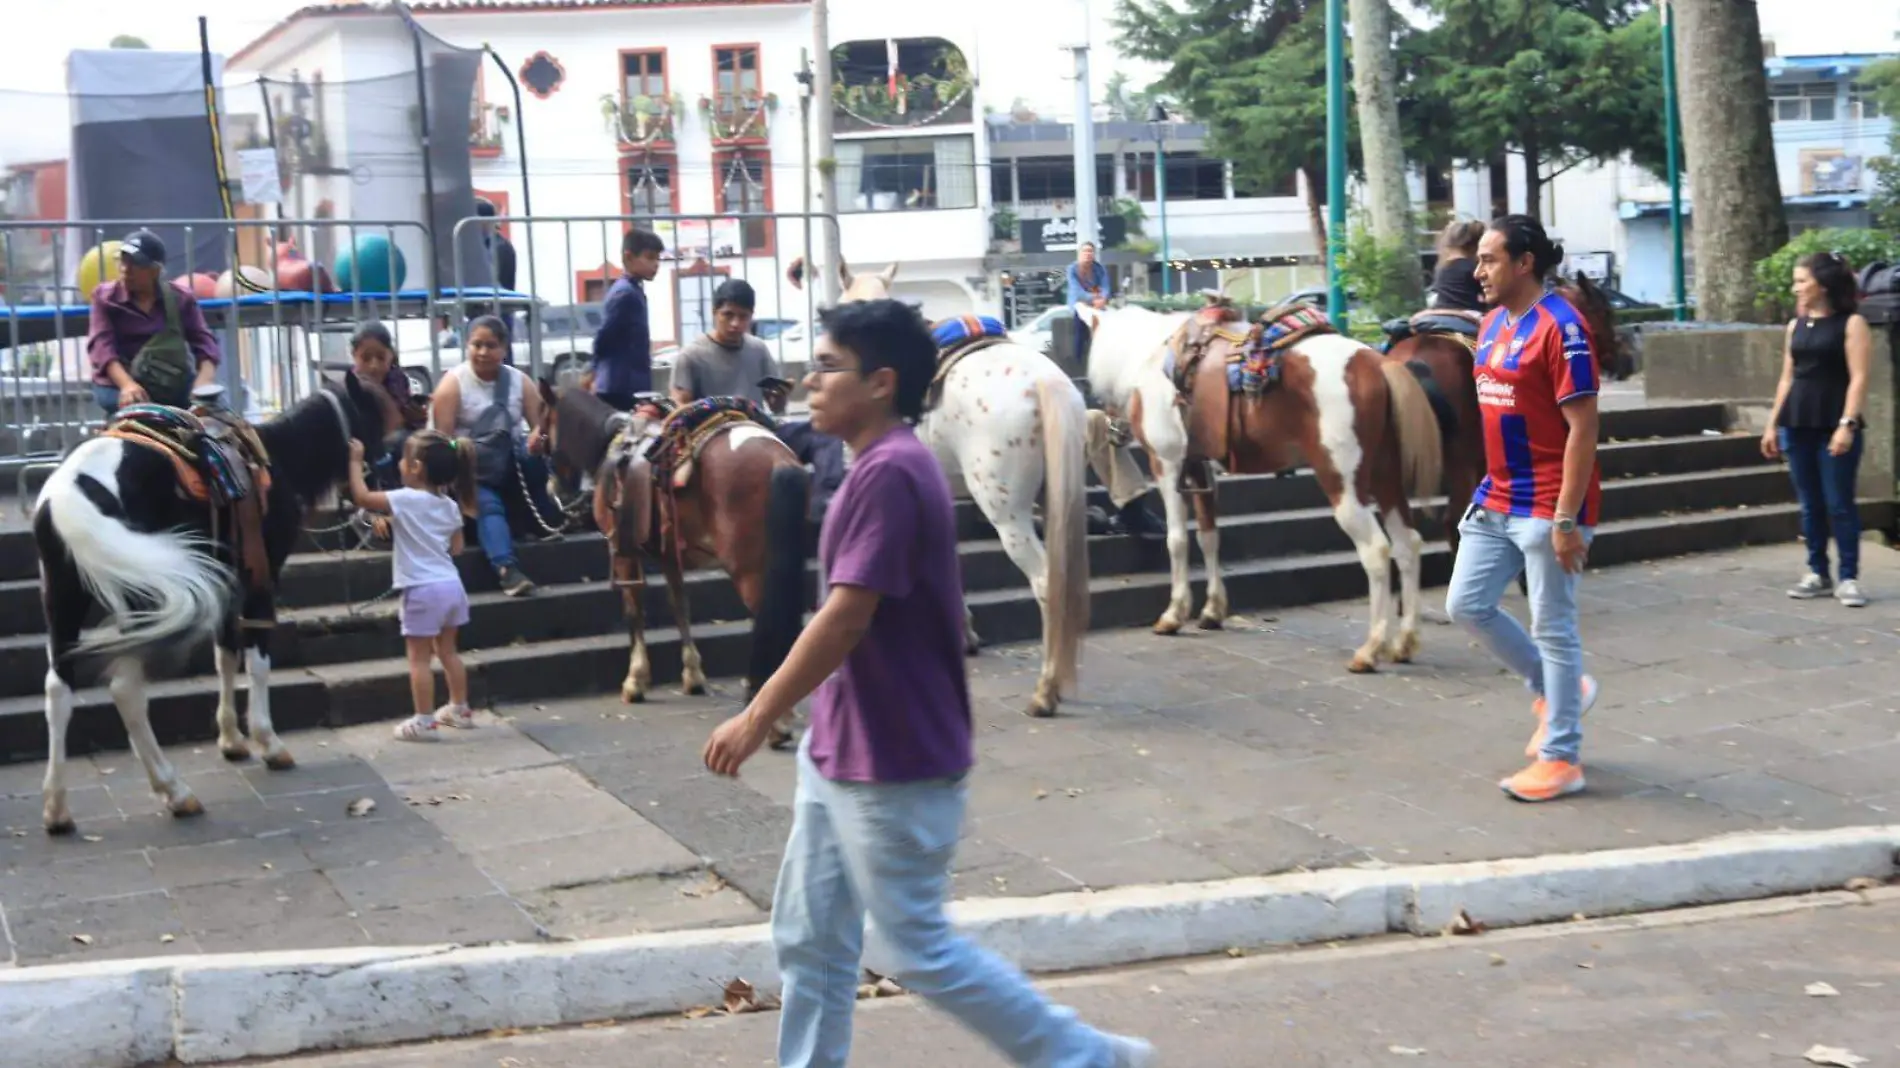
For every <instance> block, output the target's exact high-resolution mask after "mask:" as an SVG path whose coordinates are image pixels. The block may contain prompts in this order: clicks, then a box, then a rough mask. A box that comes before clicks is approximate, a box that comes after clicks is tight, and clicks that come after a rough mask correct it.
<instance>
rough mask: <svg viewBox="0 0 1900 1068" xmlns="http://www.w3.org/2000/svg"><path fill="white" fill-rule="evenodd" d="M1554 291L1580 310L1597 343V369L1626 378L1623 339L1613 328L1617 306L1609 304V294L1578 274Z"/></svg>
mask: <svg viewBox="0 0 1900 1068" xmlns="http://www.w3.org/2000/svg"><path fill="white" fill-rule="evenodd" d="M1557 292H1558V294H1559V295H1561V296H1562V297H1563V298H1564V299H1565V300H1568V301H1569V302H1570V303H1571V304H1572V305H1574V306H1575V307H1576V309H1577V311H1579V312H1581V313H1582V315H1583V319H1584V322H1586V323H1588V324H1589V325H1590V334H1591V336H1592V337H1594V338H1595V340H1596V343H1597V365H1598V366H1597V369H1598V371H1599V372H1602V373H1607V374H1609V375H1610V376H1611V377H1613V378H1627V377H1628V376H1629V371H1630V369H1629V368H1628V367H1626V366H1625V364H1624V362H1623V361H1624V353H1623V338H1622V335H1620V334H1618V333H1617V330H1616V309H1614V308H1612V307H1610V298H1609V295H1608V294H1606V293H1604V292H1603V287H1602V286H1599V285H1597V284H1596V282H1595V281H1594V280H1592V279H1591V278H1590V276H1589V275H1587V274H1578V275H1577V276H1575V277H1574V278H1572V279H1571V280H1569V281H1568V282H1559V283H1558V285H1557Z"/></svg>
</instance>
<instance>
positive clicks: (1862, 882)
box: [1847, 875, 1880, 894]
mask: <svg viewBox="0 0 1900 1068" xmlns="http://www.w3.org/2000/svg"><path fill="white" fill-rule="evenodd" d="M1847 889H1849V890H1852V891H1854V892H1855V893H1857V894H1859V893H1865V892H1866V891H1868V890H1878V889H1880V880H1879V879H1869V878H1868V877H1867V876H1865V875H1863V876H1861V877H1859V878H1858V879H1849V880H1847Z"/></svg>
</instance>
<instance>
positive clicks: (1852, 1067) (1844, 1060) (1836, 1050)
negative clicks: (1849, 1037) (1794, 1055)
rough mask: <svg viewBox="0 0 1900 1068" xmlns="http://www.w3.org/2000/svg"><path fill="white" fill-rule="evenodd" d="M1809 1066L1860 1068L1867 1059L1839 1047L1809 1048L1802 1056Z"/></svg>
mask: <svg viewBox="0 0 1900 1068" xmlns="http://www.w3.org/2000/svg"><path fill="white" fill-rule="evenodd" d="M1802 1056H1803V1057H1806V1058H1807V1059H1808V1063H1810V1064H1823V1065H1827V1066H1828V1068H1860V1066H1861V1065H1863V1064H1866V1063H1867V1058H1865V1057H1862V1056H1860V1055H1859V1054H1856V1053H1854V1052H1852V1051H1850V1050H1845V1049H1842V1048H1840V1047H1839V1046H1809V1047H1808V1051H1807V1052H1806V1053H1803V1054H1802Z"/></svg>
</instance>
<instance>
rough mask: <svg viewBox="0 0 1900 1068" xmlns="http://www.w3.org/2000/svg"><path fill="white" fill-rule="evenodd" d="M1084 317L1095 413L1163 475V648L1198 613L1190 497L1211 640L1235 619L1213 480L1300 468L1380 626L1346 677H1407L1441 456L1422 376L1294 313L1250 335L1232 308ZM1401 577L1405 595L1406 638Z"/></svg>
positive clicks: (1159, 629) (1435, 415)
mask: <svg viewBox="0 0 1900 1068" xmlns="http://www.w3.org/2000/svg"><path fill="white" fill-rule="evenodd" d="M1076 310H1077V314H1078V315H1080V316H1082V317H1083V318H1084V319H1085V320H1093V327H1094V339H1093V342H1092V343H1091V345H1090V348H1089V382H1090V385H1091V386H1092V387H1093V388H1094V392H1095V395H1096V397H1098V398H1100V399H1101V400H1102V401H1103V402H1104V403H1105V404H1106V405H1109V406H1112V407H1114V408H1116V409H1119V410H1120V411H1122V412H1125V413H1127V416H1128V418H1129V420H1130V422H1131V423H1132V424H1133V425H1134V428H1135V433H1136V435H1137V436H1138V437H1139V439H1140V440H1141V442H1142V444H1143V446H1144V447H1145V448H1146V449H1147V450H1148V454H1149V456H1150V457H1152V458H1153V459H1154V460H1155V461H1156V462H1157V466H1158V467H1159V471H1157V472H1156V480H1157V482H1158V488H1159V490H1160V492H1161V497H1162V502H1163V504H1165V505H1166V508H1167V520H1168V556H1169V560H1170V563H1171V565H1172V578H1173V582H1172V594H1171V598H1170V601H1169V604H1168V610H1167V612H1166V613H1164V614H1163V615H1162V617H1161V619H1160V620H1159V621H1158V622H1156V623H1155V628H1154V629H1155V632H1156V633H1158V634H1173V633H1176V632H1178V631H1179V630H1180V628H1181V626H1182V624H1183V623H1184V622H1185V620H1186V618H1187V616H1188V615H1189V614H1190V612H1191V611H1192V610H1193V602H1192V599H1191V598H1192V590H1191V588H1190V587H1189V584H1188V551H1187V524H1186V512H1187V499H1188V498H1189V497H1190V496H1191V497H1192V499H1193V502H1194V512H1195V518H1196V520H1197V526H1198V528H1199V530H1198V534H1199V540H1200V544H1201V554H1202V556H1203V557H1205V559H1206V566H1207V604H1206V606H1205V607H1204V609H1203V610H1202V612H1201V617H1200V625H1201V626H1202V627H1203V628H1206V629H1216V628H1218V627H1220V626H1221V623H1222V621H1223V620H1224V619H1225V618H1226V616H1227V589H1226V586H1225V584H1224V583H1223V582H1222V581H1221V573H1220V529H1219V527H1218V525H1217V523H1218V519H1219V513H1218V511H1217V509H1216V506H1215V497H1214V482H1213V476H1212V472H1211V465H1212V464H1213V463H1218V464H1220V465H1221V466H1222V467H1223V468H1224V469H1225V470H1226V471H1228V472H1229V473H1233V474H1271V473H1275V472H1279V471H1284V470H1288V469H1290V468H1292V467H1294V466H1296V465H1297V464H1299V463H1300V462H1302V461H1304V462H1305V463H1306V464H1308V465H1310V466H1311V467H1312V468H1313V472H1314V475H1315V476H1316V477H1317V478H1318V480H1319V484H1320V487H1321V489H1323V490H1324V491H1325V493H1326V498H1327V500H1328V501H1330V502H1331V503H1332V506H1333V517H1334V519H1335V520H1337V521H1338V523H1339V526H1340V529H1342V530H1344V531H1345V532H1346V534H1347V536H1349V537H1350V538H1351V539H1352V542H1353V546H1354V548H1355V549H1356V551H1357V552H1358V555H1359V561H1360V563H1361V565H1363V566H1364V568H1365V572H1366V581H1367V586H1368V589H1369V592H1370V597H1371V623H1370V627H1369V630H1368V634H1367V638H1366V642H1365V644H1364V645H1362V646H1360V647H1359V649H1358V650H1357V651H1356V652H1354V654H1353V658H1352V664H1351V670H1353V671H1354V672H1367V671H1372V670H1374V669H1375V667H1376V666H1377V663H1378V661H1379V659H1380V658H1382V657H1383V658H1385V659H1389V660H1393V661H1397V662H1406V661H1409V660H1410V659H1411V658H1412V656H1413V655H1414V654H1416V653H1417V651H1418V647H1419V637H1418V612H1419V578H1420V564H1421V554H1422V549H1423V544H1424V539H1423V538H1421V537H1420V535H1419V533H1418V531H1417V530H1416V529H1414V527H1413V523H1412V501H1413V500H1415V499H1419V498H1422V497H1426V496H1429V495H1430V494H1432V493H1434V492H1436V491H1437V489H1438V485H1439V482H1440V478H1441V473H1442V468H1441V465H1442V462H1443V452H1442V450H1443V446H1444V441H1443V437H1442V435H1443V432H1444V418H1443V416H1442V415H1441V414H1440V413H1439V412H1438V411H1437V410H1436V409H1435V408H1434V406H1433V405H1432V403H1431V400H1430V398H1429V396H1428V395H1427V393H1426V391H1425V389H1424V388H1423V387H1422V386H1421V385H1420V382H1419V380H1418V378H1416V377H1415V375H1414V372H1413V371H1412V370H1410V369H1409V368H1408V367H1407V365H1406V364H1404V363H1394V362H1388V361H1385V360H1383V359H1381V357H1380V355H1379V353H1378V352H1376V351H1375V350H1373V349H1370V348H1367V347H1366V346H1365V345H1363V344H1360V343H1359V342H1358V341H1356V340H1354V339H1352V338H1350V337H1347V336H1345V335H1343V334H1339V333H1336V332H1334V331H1333V330H1332V328H1331V327H1330V326H1327V325H1326V324H1325V323H1324V322H1323V319H1322V318H1321V317H1320V316H1319V315H1318V313H1317V312H1315V311H1313V310H1312V309H1305V310H1302V309H1301V308H1300V307H1299V306H1287V307H1283V308H1279V309H1276V310H1274V311H1272V312H1269V313H1267V315H1265V316H1262V318H1261V320H1260V322H1259V323H1258V324H1256V325H1254V326H1253V327H1251V328H1249V327H1247V326H1246V325H1245V324H1240V323H1237V322H1235V321H1234V320H1235V319H1237V318H1238V313H1237V312H1235V311H1234V310H1233V309H1232V308H1231V307H1229V306H1226V305H1225V304H1224V303H1216V304H1215V305H1213V306H1210V307H1209V308H1206V309H1203V310H1202V311H1201V312H1198V313H1195V314H1193V315H1191V316H1190V315H1184V314H1176V315H1162V314H1158V313H1155V312H1151V311H1147V310H1145V309H1141V308H1133V307H1129V308H1120V309H1113V310H1100V311H1098V310H1094V309H1089V308H1084V307H1078V308H1077V309H1076ZM1250 377H1251V379H1252V380H1251V381H1249V378H1250ZM1394 563H1396V564H1397V565H1398V571H1399V581H1400V587H1401V597H1400V599H1399V603H1398V605H1397V606H1396V607H1397V608H1398V610H1399V611H1398V615H1399V628H1398V632H1397V633H1396V634H1393V633H1392V632H1391V626H1392V621H1393V616H1394V614H1395V613H1394V608H1395V606H1394V604H1393V597H1392V591H1391V565H1392V564H1394Z"/></svg>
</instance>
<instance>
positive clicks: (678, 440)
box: [594, 395, 778, 586]
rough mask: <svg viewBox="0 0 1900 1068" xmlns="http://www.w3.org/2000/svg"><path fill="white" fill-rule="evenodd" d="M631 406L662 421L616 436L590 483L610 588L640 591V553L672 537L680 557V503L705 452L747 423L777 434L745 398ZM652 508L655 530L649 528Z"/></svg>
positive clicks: (660, 547) (641, 401) (655, 550)
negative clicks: (608, 558)
mask: <svg viewBox="0 0 1900 1068" xmlns="http://www.w3.org/2000/svg"><path fill="white" fill-rule="evenodd" d="M636 407H647V408H651V409H652V410H653V412H654V414H656V415H658V416H661V417H662V420H661V421H659V422H658V423H657V425H656V424H654V423H652V422H649V423H647V424H646V429H645V430H644V432H642V433H639V434H636V433H635V432H634V426H633V425H629V426H627V427H624V428H623V429H621V431H620V432H619V433H617V434H615V435H614V438H613V440H612V441H611V442H610V443H609V444H608V447H607V455H606V458H605V459H604V460H603V461H602V469H601V474H600V476H599V477H598V478H596V480H595V482H596V487H595V498H594V522H595V524H596V525H597V526H599V527H600V529H601V531H602V533H604V534H606V535H607V537H608V540H609V542H610V543H611V544H612V546H613V549H614V559H615V573H614V581H615V584H616V585H620V586H640V585H643V584H644V579H643V577H642V576H641V573H640V568H639V564H638V556H639V554H640V553H642V552H646V553H648V554H649V555H658V554H659V553H660V552H662V551H664V549H665V546H666V545H667V544H668V540H669V538H670V539H672V543H673V545H674V548H675V550H677V551H681V552H683V551H684V546H682V545H680V544H679V543H678V538H677V537H676V535H677V532H678V507H677V505H678V501H677V496H678V493H679V491H681V490H683V489H685V488H686V487H687V486H688V485H689V484H691V482H692V480H693V474H694V472H695V470H696V469H697V461H698V459H699V456H700V454H701V453H703V452H704V451H705V449H706V446H708V445H710V444H711V443H712V442H713V440H714V439H716V438H718V437H719V436H720V435H721V434H724V433H726V432H727V431H729V430H731V429H733V428H734V427H737V426H740V425H743V424H745V423H756V424H758V425H760V426H763V427H765V428H766V429H768V430H771V431H773V432H774V433H776V432H777V430H778V424H777V423H776V422H775V421H774V420H773V419H772V417H771V416H770V415H769V414H767V413H766V411H765V410H764V409H763V408H761V407H759V406H758V405H757V404H754V403H753V402H752V401H749V400H746V399H744V398H742V397H707V398H705V399H703V400H698V401H694V402H693V403H691V404H688V405H684V406H682V407H679V408H674V407H673V406H672V404H671V402H669V401H667V400H666V399H665V398H663V397H659V396H657V395H652V396H643V397H641V398H638V399H637V402H636ZM636 425H637V424H636ZM656 503H657V510H658V511H659V514H660V524H659V528H658V529H657V530H656V529H655V528H654V525H653V514H654V511H655V510H656ZM623 562H624V563H623Z"/></svg>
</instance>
